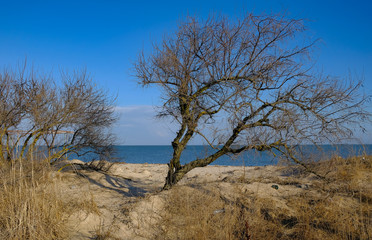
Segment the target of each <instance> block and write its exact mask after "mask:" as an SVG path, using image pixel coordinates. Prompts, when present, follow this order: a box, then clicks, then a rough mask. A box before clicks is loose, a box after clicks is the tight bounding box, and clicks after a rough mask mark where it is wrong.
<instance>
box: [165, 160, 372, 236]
mask: <svg viewBox="0 0 372 240" xmlns="http://www.w3.org/2000/svg"><path fill="white" fill-rule="evenodd" d="M371 164H372V157H353V158H350V159H346V160H345V159H342V158H338V157H335V158H333V159H331V160H329V161H325V162H322V163H320V164H319V165H318V168H319V169H318V171H319V172H323V173H324V174H326V173H327V176H328V177H329V182H325V181H323V180H317V179H316V177H314V175H311V174H310V175H309V174H308V173H300V174H301V175H302V176H293V175H292V176H290V177H285V178H280V179H274V180H273V179H270V178H267V179H265V181H266V182H267V184H269V183H270V181H272V182H275V183H276V184H277V185H278V186H279V189H281V188H283V186H286V185H290V186H292V187H293V188H291V189H292V190H293V193H292V194H287V195H285V194H283V195H273V196H262V195H260V194H257V193H252V192H250V191H246V189H247V188H246V187H247V183H244V182H243V183H237V182H235V183H234V184H231V185H230V187H231V188H232V189H233V190H231V191H230V192H221V191H219V190H218V189H219V187H218V184H217V185H213V184H203V185H191V186H187V185H186V186H180V187H175V188H173V189H171V190H169V191H170V193H169V194H168V195H167V196H168V197H167V198H165V202H166V206H165V207H164V213H163V215H162V221H160V222H159V226H158V228H160V229H162V231H161V233H159V235H158V239H314V240H315V239H371V237H372V188H371V185H370V183H371V182H372V168H371ZM288 178H289V180H288ZM306 178H313V179H312V181H311V182H312V184H311V186H309V189H304V188H301V187H300V186H296V185H298V183H299V181H300V182H301V181H304V179H306ZM294 180H296V181H297V182H293V181H294ZM257 181H260V180H257ZM252 182H255V180H250V183H252ZM269 185H270V184H269ZM296 188H299V190H300V191H297V192H296ZM283 203H284V204H283Z"/></svg>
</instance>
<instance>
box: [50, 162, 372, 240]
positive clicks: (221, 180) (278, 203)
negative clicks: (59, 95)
mask: <svg viewBox="0 0 372 240" xmlns="http://www.w3.org/2000/svg"><path fill="white" fill-rule="evenodd" d="M71 162H72V163H76V164H83V162H81V161H79V160H73V161H71ZM166 173H167V166H166V165H164V164H127V163H116V164H113V165H112V166H111V167H110V168H109V169H108V170H107V171H94V170H91V169H82V168H81V167H80V166H79V165H77V166H75V167H66V168H64V169H63V170H62V171H61V172H53V173H52V174H54V176H53V177H54V179H55V181H57V182H58V186H59V187H60V191H61V192H62V195H63V196H65V197H68V198H74V199H77V201H78V200H79V201H82V200H84V201H85V202H88V203H89V202H90V203H91V204H88V205H89V206H88V207H86V208H85V207H84V206H82V207H81V211H78V212H75V213H74V214H72V215H71V216H70V217H69V224H70V229H71V231H72V239H93V238H92V237H93V236H97V235H103V234H106V235H107V236H106V237H107V238H106V239H155V236H158V235H159V228H161V227H159V226H161V223H160V222H159V221H160V220H161V219H162V213H163V212H164V207H165V206H166V204H167V203H166V202H167V199H168V198H169V196H171V195H173V196H174V195H175V194H174V193H173V192H172V191H175V190H174V189H183V188H184V189H183V190H181V193H178V194H180V195H183V194H184V195H185V198H189V199H191V198H190V196H191V195H187V194H188V193H187V191H189V190H190V191H191V190H192V191H195V190H196V191H199V192H202V193H203V194H204V195H205V196H217V195H218V198H219V199H223V201H224V202H225V203H229V202H236V201H237V199H238V198H242V196H250V197H254V199H269V200H270V203H271V205H272V207H273V206H275V208H280V209H282V210H283V209H284V210H285V211H286V212H287V214H288V215H289V216H291V215H295V213H292V212H291V211H293V209H291V207H290V206H289V204H288V201H289V199H291V198H295V197H298V196H304V195H306V196H311V197H317V196H318V197H325V198H326V197H327V196H323V195H322V194H323V193H322V192H320V191H319V186H321V185H322V183H321V180H320V179H318V178H317V177H316V176H315V175H314V174H309V173H306V172H304V171H303V170H302V169H301V168H300V167H298V166H296V167H285V166H264V167H233V166H207V167H204V168H196V169H194V170H192V171H191V172H189V173H188V174H187V175H186V176H185V177H184V178H183V179H182V180H181V181H180V182H179V183H178V184H177V186H176V187H175V188H174V189H171V190H169V191H160V190H161V188H162V186H163V184H164V179H165V176H166ZM363 174H365V175H363V181H361V183H360V185H361V187H362V188H363V189H365V190H366V191H368V192H372V189H371V186H370V185H365V183H366V182H368V181H369V182H371V174H370V173H368V172H366V173H363ZM187 189H188V190H187ZM311 197H310V198H311ZM331 199H332V201H333V200H334V199H336V197H335V196H333V197H332V198H331ZM343 199H344V200H343V202H344V203H345V204H354V202H353V201H354V199H353V198H352V197H351V198H350V199H348V198H347V197H344V198H343ZM212 201H215V200H212ZM239 201H240V200H239ZM207 204H209V203H207ZM83 205H84V204H83ZM216 207H217V206H216ZM268 209H270V207H268ZM212 210H213V209H212ZM219 211H225V210H224V208H223V210H221V209H217V208H216V209H214V212H216V213H218V212H219ZM95 239H98V238H95ZM158 239H161V238H158Z"/></svg>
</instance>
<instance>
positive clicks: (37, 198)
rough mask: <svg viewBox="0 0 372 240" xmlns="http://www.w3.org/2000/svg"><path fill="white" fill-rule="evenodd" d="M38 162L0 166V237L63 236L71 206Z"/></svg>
mask: <svg viewBox="0 0 372 240" xmlns="http://www.w3.org/2000/svg"><path fill="white" fill-rule="evenodd" d="M50 171H51V169H50V167H49V165H48V164H43V163H41V162H30V161H18V163H17V164H14V165H13V166H8V165H6V164H3V165H1V166H0V192H1V194H0V239H66V238H68V235H69V234H68V229H67V228H66V221H67V217H68V213H69V211H70V208H69V206H68V202H64V201H62V196H61V192H60V191H59V190H58V187H57V185H56V183H55V181H53V180H52V179H51V178H50Z"/></svg>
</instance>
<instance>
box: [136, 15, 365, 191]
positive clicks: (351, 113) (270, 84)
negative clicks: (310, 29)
mask: <svg viewBox="0 0 372 240" xmlns="http://www.w3.org/2000/svg"><path fill="white" fill-rule="evenodd" d="M304 30H305V29H304V25H303V21H302V20H295V19H288V18H286V17H285V16H281V15H268V16H253V15H246V16H244V18H242V19H241V20H239V19H237V20H236V21H229V20H228V19H227V18H223V17H217V18H216V17H212V18H210V19H209V20H207V21H204V22H203V21H199V20H197V19H195V18H188V19H187V20H186V21H184V22H183V23H181V24H180V25H179V27H178V30H177V31H176V32H175V33H174V35H172V36H170V37H165V38H164V39H163V41H162V43H161V44H160V45H156V44H155V45H154V49H153V53H152V54H151V55H149V56H147V57H145V56H144V54H143V53H142V54H141V55H140V57H139V59H138V61H137V62H136V64H135V70H136V76H137V77H138V79H139V82H140V83H141V84H142V85H144V86H147V85H151V84H155V85H157V86H158V87H160V89H161V90H162V92H163V95H162V96H163V101H164V102H163V106H162V110H161V111H160V112H159V116H160V117H171V118H172V119H174V120H175V121H176V122H177V123H178V124H179V130H178V132H177V134H176V137H175V138H174V140H173V142H172V146H173V157H172V159H171V160H170V163H169V170H168V176H167V178H166V183H165V186H164V189H168V188H170V187H171V186H172V185H174V184H175V183H177V182H178V181H179V180H180V179H181V178H182V177H183V176H184V175H185V174H186V173H187V172H189V171H190V170H192V169H193V168H195V167H204V166H206V165H208V164H210V163H212V162H213V161H215V160H216V159H218V158H219V157H221V156H222V155H225V154H239V153H241V152H243V151H245V150H249V149H255V150H258V151H266V150H274V149H275V150H276V151H279V152H280V153H282V154H283V155H285V156H287V157H288V158H290V159H292V160H293V161H295V162H296V163H300V164H302V165H304V166H305V164H304V163H303V162H302V161H301V159H300V158H299V157H298V156H297V155H295V154H294V152H293V150H294V146H295V145H298V144H303V143H306V144H309V143H313V144H318V143H322V142H332V141H335V140H337V139H339V138H340V137H345V136H349V135H350V134H352V128H353V127H355V126H359V123H360V122H361V121H362V120H364V119H365V118H366V117H367V116H368V113H367V112H365V111H364V110H363V104H364V103H365V101H366V98H365V97H363V96H359V95H358V94H359V91H358V88H359V87H360V82H358V83H356V84H353V83H352V82H351V81H350V82H349V83H345V81H340V80H339V79H337V78H332V77H329V76H326V77H324V76H321V75H316V74H313V73H311V71H310V69H311V67H309V62H308V61H307V60H308V56H309V53H310V50H311V49H312V47H313V45H314V42H310V43H306V41H305V40H306V38H305V37H306V36H305V37H304V36H303V33H305V31H304ZM298 42H303V43H302V44H299V43H298ZM304 42H305V43H304ZM211 129H212V130H211ZM196 135H200V136H201V137H202V138H203V139H204V140H205V142H206V143H207V144H209V145H210V146H212V147H213V148H214V149H215V152H214V153H212V154H210V155H209V156H206V157H205V158H202V159H195V160H194V161H191V162H189V163H186V164H184V165H181V164H180V157H181V154H182V152H183V150H184V149H185V147H186V145H187V144H188V143H189V141H190V139H192V138H193V137H194V136H196Z"/></svg>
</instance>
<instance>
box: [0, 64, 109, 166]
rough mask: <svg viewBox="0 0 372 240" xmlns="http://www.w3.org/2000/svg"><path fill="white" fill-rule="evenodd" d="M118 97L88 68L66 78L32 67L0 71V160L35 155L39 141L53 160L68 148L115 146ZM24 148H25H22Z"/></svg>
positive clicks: (104, 150) (72, 150)
mask: <svg viewBox="0 0 372 240" xmlns="http://www.w3.org/2000/svg"><path fill="white" fill-rule="evenodd" d="M113 106H114V105H113V100H112V99H110V98H109V97H108V96H107V94H106V93H105V92H104V91H103V90H101V89H99V88H98V87H96V86H95V85H94V83H93V82H92V81H91V79H90V78H89V76H88V75H87V74H86V72H85V71H82V72H75V73H74V74H72V75H68V74H61V81H56V80H55V79H54V78H53V77H51V76H43V75H41V74H37V73H36V72H34V71H32V70H31V71H27V67H26V66H25V67H24V68H22V69H20V70H19V71H10V70H4V71H3V73H2V74H0V163H4V162H11V161H12V160H13V161H16V159H19V158H24V157H27V156H28V154H30V155H33V154H34V153H35V151H36V148H37V147H38V146H46V151H45V148H44V150H42V152H43V154H46V155H47V159H48V161H50V162H51V163H54V162H55V161H57V160H59V159H61V158H62V157H63V156H65V155H66V154H68V153H76V154H78V155H80V154H85V153H88V152H93V153H96V154H98V155H105V154H106V153H107V152H110V151H111V150H112V149H111V146H112V143H113V137H112V136H111V134H110V133H109V131H107V130H108V128H109V127H110V126H111V125H112V124H113V123H114V121H115V117H114V114H113V113H114V109H113ZM18 148H20V149H18Z"/></svg>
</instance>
